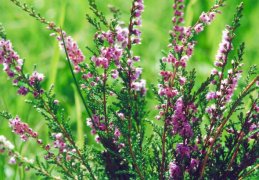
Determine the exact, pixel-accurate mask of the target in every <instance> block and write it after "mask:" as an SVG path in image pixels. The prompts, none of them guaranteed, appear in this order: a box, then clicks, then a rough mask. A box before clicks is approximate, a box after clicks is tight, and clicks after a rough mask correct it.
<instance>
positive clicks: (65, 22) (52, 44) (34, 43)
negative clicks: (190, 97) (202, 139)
mask: <svg viewBox="0 0 259 180" xmlns="http://www.w3.org/2000/svg"><path fill="white" fill-rule="evenodd" d="M24 2H26V3H28V4H31V5H32V6H33V7H35V8H36V9H38V10H39V12H40V13H41V14H42V15H43V16H45V17H46V18H47V19H49V20H52V21H54V22H57V23H58V25H59V26H62V27H63V29H65V30H66V32H67V33H68V34H70V35H72V36H73V38H74V39H75V40H76V41H77V42H78V43H79V45H80V47H81V49H83V51H84V52H85V54H86V55H87V57H89V56H90V54H89V53H88V52H87V51H86V49H85V48H84V47H85V46H86V45H88V46H91V45H92V43H91V40H92V37H93V34H94V29H93V28H92V27H90V26H89V24H88V23H87V21H86V20H85V14H86V12H88V11H89V10H88V4H87V0H75V1H69V0H55V1H53V0H37V1H36V0H24ZM240 2H241V0H228V1H227V5H226V7H224V8H223V10H222V14H221V15H219V16H218V17H217V18H216V20H215V22H213V23H212V24H211V25H210V26H209V27H207V28H206V30H205V31H204V32H203V33H202V34H201V35H200V36H199V37H198V39H197V40H198V44H197V46H196V48H195V51H194V56H193V58H192V59H191V61H190V62H189V64H188V68H189V69H192V68H196V70H197V80H198V82H202V81H203V80H204V79H205V78H206V77H207V76H208V75H209V73H210V70H211V69H212V68H213V61H214V57H215V53H216V51H217V48H218V44H219V42H220V41H221V34H222V30H223V29H224V27H225V25H226V24H228V23H230V22H231V20H232V18H233V15H234V10H235V8H236V6H237V5H238V4H239V3H240ZM97 3H98V5H99V7H100V9H101V10H103V12H104V13H105V14H106V15H109V12H108V5H114V6H115V7H117V8H119V9H121V12H122V20H124V21H126V22H127V20H128V18H129V7H130V4H131V3H130V1H123V0H106V1H102V0H97ZM187 4H188V5H187V8H186V14H185V16H186V24H187V25H190V24H192V23H193V22H195V21H196V20H197V19H198V17H199V14H200V13H201V12H202V11H206V10H208V9H209V7H210V6H211V5H212V4H213V1H199V0H189V1H188V0H187ZM171 6H172V1H157V0H146V1H145V12H144V16H143V27H142V32H143V35H142V38H143V43H142V44H141V45H140V46H139V47H136V48H134V50H135V54H136V55H140V56H141V57H142V61H141V62H140V63H139V65H140V66H142V67H143V68H144V69H143V72H144V74H143V77H144V78H145V79H147V82H148V84H150V83H154V84H155V83H156V80H157V73H158V70H159V59H160V58H161V57H162V53H161V50H163V49H164V50H167V44H168V37H169V36H168V32H169V30H170V29H171V17H172V8H171ZM244 6H245V10H244V17H243V18H242V20H241V24H242V26H241V28H240V29H239V30H238V32H237V38H236V39H235V42H234V45H235V47H237V45H238V44H240V43H241V42H242V41H245V42H246V53H245V57H244V59H245V60H244V63H245V71H246V70H247V69H248V67H249V66H250V65H252V64H258V59H257V58H258V57H259V56H258V55H259V51H258V49H259V43H258V42H259V31H258V28H259V20H258V17H259V1H258V0H244ZM0 12H1V15H0V22H1V23H3V25H4V27H5V28H6V31H7V35H8V38H9V39H11V41H12V42H13V44H14V46H15V49H16V50H17V51H18V53H19V54H20V56H21V57H24V58H25V59H26V69H27V71H29V72H32V71H33V66H34V64H37V69H38V70H39V71H40V72H43V73H44V74H45V75H46V80H45V86H46V87H49V85H50V84H52V83H55V92H57V98H58V99H59V100H60V101H61V103H63V104H65V109H66V112H67V114H69V117H70V118H71V122H72V129H73V130H74V131H76V130H78V131H77V132H75V134H76V133H77V135H79V137H80V138H79V141H78V142H79V144H81V143H82V131H83V130H85V129H86V128H85V127H80V126H84V125H85V117H86V115H85V113H80V112H81V110H83V108H80V102H79V99H77V98H76V95H77V94H75V90H74V88H73V85H72V84H73V81H72V78H71V75H70V74H69V70H68V68H67V66H66V61H65V58H64V55H61V54H60V51H59V48H58V45H57V43H56V41H55V39H54V38H52V37H49V33H50V32H49V31H48V30H46V29H45V27H44V26H43V25H41V24H40V23H39V22H37V21H36V20H34V19H33V18H31V17H29V16H28V15H27V14H26V13H24V12H23V11H21V10H20V9H18V8H17V7H15V6H14V5H13V4H12V3H10V2H9V1H8V0H0ZM0 87H1V89H0V110H6V111H9V112H10V113H12V114H13V115H16V114H18V115H19V116H20V117H21V118H22V119H23V120H24V121H26V122H28V123H29V124H30V125H31V126H32V127H34V129H36V130H38V131H39V132H40V135H42V136H41V137H42V138H43V140H44V141H48V137H47V134H48V131H47V126H46V124H45V122H44V120H43V118H42V117H41V116H40V115H39V114H38V113H36V112H35V111H34V109H33V108H32V107H30V105H27V104H26V103H25V102H24V100H25V98H24V97H20V96H17V95H16V90H15V88H13V87H12V85H11V82H10V81H9V80H8V79H7V77H6V75H5V74H4V73H3V72H2V71H1V72H0ZM147 96H148V101H149V102H150V105H149V106H148V108H149V110H151V113H150V117H153V116H154V115H155V111H154V107H153V104H154V103H153V102H154V101H153V100H152V99H151V97H152V93H151V92H150V91H149V92H148V94H147ZM79 122H80V123H81V124H80V123H79ZM76 123H79V125H78V124H76ZM79 129H80V130H79ZM88 133H89V132H88ZM0 134H4V135H6V136H7V137H12V138H11V140H12V141H13V142H15V145H18V146H19V145H20V144H21V142H20V141H19V140H18V139H17V137H15V136H14V135H13V134H12V133H11V131H10V129H9V127H8V123H7V121H5V120H3V119H0ZM35 148H36V149H37V147H36V146H35V144H33V143H27V144H26V145H24V146H23V147H22V148H21V152H22V153H23V154H26V155H29V154H30V152H35V150H36V149H35ZM37 150H38V149H37ZM25 152H26V153H25ZM37 152H39V154H42V153H43V152H40V151H37ZM29 157H32V156H29ZM3 171H5V173H7V174H9V177H14V172H15V171H11V170H10V166H8V165H6V164H5V163H4V160H3V157H2V156H0V179H5V178H4V177H5V175H4V174H3ZM24 177H25V176H24ZM16 178H18V175H16ZM18 179H19V178H18Z"/></svg>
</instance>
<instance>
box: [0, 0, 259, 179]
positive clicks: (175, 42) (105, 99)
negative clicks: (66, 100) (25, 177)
mask: <svg viewBox="0 0 259 180" xmlns="http://www.w3.org/2000/svg"><path fill="white" fill-rule="evenodd" d="M10 1H11V2H13V3H14V4H15V5H16V6H18V7H19V8H21V9H22V10H23V11H25V12H27V13H28V14H29V15H30V16H32V17H33V18H35V19H36V20H38V21H39V22H41V23H42V24H44V25H46V26H47V29H48V30H50V32H51V33H50V35H51V37H54V38H56V40H57V42H58V43H59V45H60V48H61V49H62V50H63V52H64V54H65V57H66V61H67V65H68V67H69V70H70V72H69V73H70V74H71V78H72V79H73V81H74V83H75V86H76V90H77V92H78V96H79V97H80V98H81V100H82V103H83V105H84V111H85V112H86V114H87V117H85V120H80V121H84V122H85V123H84V126H88V127H89V128H90V130H91V136H93V137H94V138H95V141H96V142H97V144H91V143H89V137H88V136H87V133H86V132H85V137H84V143H83V146H80V145H79V144H78V143H77V141H76V139H77V138H78V137H76V136H75V134H74V133H73V132H72V131H71V124H70V119H69V115H68V114H66V113H65V110H64V104H62V103H61V102H60V101H59V100H58V99H57V98H56V95H55V93H54V91H55V88H54V85H52V86H51V87H45V84H43V82H44V79H45V75H44V74H42V73H40V72H39V71H38V67H37V66H35V68H34V71H33V72H27V71H26V68H25V66H24V63H25V60H24V59H23V58H21V57H20V56H19V54H18V53H17V52H16V51H15V48H14V47H13V45H12V43H11V41H10V40H8V35H6V33H5V32H4V29H3V27H1V33H0V35H1V41H0V64H2V65H3V71H4V72H6V74H7V77H8V79H10V81H12V84H13V86H14V88H16V89H17V94H18V95H21V96H26V97H27V100H26V103H28V104H30V105H31V106H32V107H33V108H34V109H35V110H36V111H37V112H39V113H40V114H41V115H42V117H43V118H44V119H45V120H46V123H47V125H48V129H49V130H48V131H49V138H50V141H49V142H44V141H43V140H42V139H43V138H42V135H41V134H40V133H38V132H36V131H35V130H33V129H32V128H31V127H30V125H29V124H27V123H25V122H26V119H24V120H22V119H21V118H20V117H19V116H18V115H16V116H14V115H12V114H10V113H9V112H5V111H3V112H1V113H0V116H1V117H3V118H4V119H6V120H7V121H8V122H7V123H9V126H10V130H11V131H12V132H13V133H14V134H15V135H17V136H19V137H20V140H21V141H23V143H26V142H28V141H32V142H34V144H37V146H38V148H40V149H41V150H42V152H44V156H38V155H37V154H34V155H33V156H34V159H29V158H26V156H28V155H27V154H20V153H18V148H19V147H15V146H14V145H13V144H12V143H11V142H10V141H9V140H8V139H7V137H5V136H1V135H0V154H1V156H2V154H5V155H6V159H7V160H8V161H9V163H10V164H17V165H18V166H24V167H25V170H27V171H32V172H33V173H36V174H37V175H39V176H42V177H43V178H45V179H161V180H163V179H243V178H246V177H248V176H251V175H254V176H256V173H257V168H258V159H257V158H258V152H259V151H258V145H259V144H258V135H259V134H258V119H259V118H258V111H259V104H258V83H259V77H258V75H257V69H256V66H251V67H250V69H249V71H248V72H243V71H242V67H243V54H244V51H245V44H244V43H241V44H240V45H239V46H238V47H234V45H233V41H234V40H235V36H236V30H237V29H238V27H239V26H240V18H241V17H242V10H243V3H241V4H240V5H239V6H238V7H237V9H236V12H235V13H233V14H234V19H233V21H232V22H231V23H230V24H229V25H226V28H225V30H224V31H223V35H222V40H221V42H220V45H219V48H218V51H217V54H216V57H215V63H214V66H215V68H214V69H212V70H211V74H210V75H209V76H208V77H207V79H206V80H205V81H204V82H203V83H201V84H198V83H197V82H196V71H195V69H193V70H188V69H187V68H186V67H187V66H188V61H190V60H191V59H192V58H191V57H192V55H193V53H195V46H198V45H199V42H197V41H196V39H197V36H198V35H199V34H200V33H202V31H203V30H204V29H205V28H206V27H207V26H209V25H210V24H211V23H213V20H214V19H215V18H217V16H218V15H220V8H222V7H223V6H224V4H225V1H224V0H218V1H216V2H215V5H214V6H213V7H211V8H210V9H209V10H207V11H206V12H202V13H201V15H200V17H199V19H198V20H197V22H196V23H195V24H193V25H192V26H188V27H187V26H184V10H185V8H184V7H185V3H184V0H174V4H173V6H172V8H173V10H174V14H173V17H172V29H171V30H170V33H169V44H168V49H167V50H164V51H163V57H161V59H160V73H159V75H158V76H157V77H156V79H157V84H147V83H146V81H145V79H143V77H142V68H141V67H139V66H138V65H137V64H138V63H137V62H139V61H140V60H141V57H139V56H138V55H137V54H134V51H133V49H135V48H138V45H139V44H141V31H140V26H141V25H142V20H141V16H142V13H143V11H144V2H143V0H132V6H131V9H130V19H129V22H122V21H121V20H120V11H119V10H118V9H116V8H114V7H111V8H110V10H111V14H112V18H111V19H108V18H107V17H106V16H105V15H104V13H102V12H101V11H100V10H99V9H98V7H97V5H96V3H95V0H89V5H90V9H91V11H92V13H91V14H87V15H86V20H87V21H88V22H89V23H90V24H91V25H92V26H93V28H95V29H96V33H95V35H94V37H93V42H94V46H93V47H89V46H87V47H86V48H87V50H88V53H89V56H91V57H90V58H86V57H88V56H85V55H84V54H83V51H81V49H80V47H79V46H78V45H77V43H76V42H75V41H74V40H73V38H72V37H71V36H70V35H68V34H67V33H66V32H65V31H64V30H63V29H62V27H59V26H58V25H56V24H55V23H54V22H51V21H48V20H47V19H45V18H44V17H43V16H41V15H40V14H39V13H37V12H36V10H35V9H33V8H31V7H29V6H28V5H27V4H24V3H22V2H20V1H18V0H10ZM133 47H134V48H133ZM147 61H148V60H147ZM150 68H152V67H150ZM242 74H245V75H243V76H246V77H245V78H242ZM147 91H151V92H152V98H153V99H155V100H156V112H157V115H156V116H155V117H150V116H149V112H150V111H151V110H150V109H148V108H147V103H148V102H149V101H147V100H146V94H147ZM161 124H162V125H161Z"/></svg>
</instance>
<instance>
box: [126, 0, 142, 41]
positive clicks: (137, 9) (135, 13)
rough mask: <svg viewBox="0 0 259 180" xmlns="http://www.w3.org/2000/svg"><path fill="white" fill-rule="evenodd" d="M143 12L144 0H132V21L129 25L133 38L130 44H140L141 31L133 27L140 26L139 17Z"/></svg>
mask: <svg viewBox="0 0 259 180" xmlns="http://www.w3.org/2000/svg"><path fill="white" fill-rule="evenodd" d="M143 11H144V0H134V1H133V6H132V12H131V14H132V17H131V18H132V21H131V24H130V26H131V27H130V32H129V33H130V34H131V35H134V37H132V38H131V43H132V44H140V43H141V37H140V36H141V31H139V30H138V29H136V28H134V26H141V25H142V20H141V15H142V13H143Z"/></svg>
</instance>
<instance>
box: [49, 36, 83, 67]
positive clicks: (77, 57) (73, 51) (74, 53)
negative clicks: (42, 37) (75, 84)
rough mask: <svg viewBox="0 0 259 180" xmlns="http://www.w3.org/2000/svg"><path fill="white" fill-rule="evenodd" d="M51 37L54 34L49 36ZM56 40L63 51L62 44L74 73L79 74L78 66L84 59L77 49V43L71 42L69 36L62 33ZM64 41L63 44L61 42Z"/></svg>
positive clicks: (71, 39)
mask: <svg viewBox="0 0 259 180" xmlns="http://www.w3.org/2000/svg"><path fill="white" fill-rule="evenodd" d="M51 35H53V36H56V33H54V34H51ZM56 37H57V40H58V41H59V45H60V47H61V48H62V49H64V43H65V47H66V52H67V54H68V57H69V60H70V61H71V62H72V64H73V65H74V70H75V72H80V66H79V64H80V63H82V62H83V61H84V59H85V56H84V54H83V53H82V51H81V50H80V49H79V47H78V45H77V43H76V42H75V41H74V40H73V38H72V37H71V36H68V35H67V34H66V33H65V32H63V31H62V35H61V32H60V33H59V34H58V35H57V36H56ZM63 40H64V42H63Z"/></svg>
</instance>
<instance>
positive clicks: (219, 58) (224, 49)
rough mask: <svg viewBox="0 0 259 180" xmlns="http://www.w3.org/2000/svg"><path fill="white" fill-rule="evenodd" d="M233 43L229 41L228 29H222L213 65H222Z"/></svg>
mask: <svg viewBox="0 0 259 180" xmlns="http://www.w3.org/2000/svg"><path fill="white" fill-rule="evenodd" d="M232 48H233V45H232V43H231V37H230V32H229V30H228V29H225V30H224V31H223V36H222V41H221V43H220V45H219V49H218V52H217V55H216V62H215V66H217V67H223V66H224V65H225V63H226V61H227V56H228V53H229V51H230V50H232Z"/></svg>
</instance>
